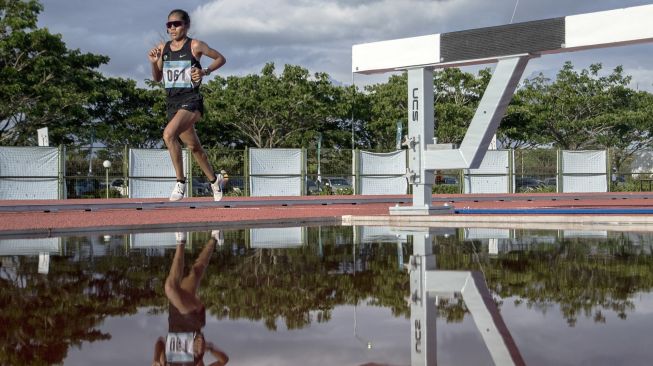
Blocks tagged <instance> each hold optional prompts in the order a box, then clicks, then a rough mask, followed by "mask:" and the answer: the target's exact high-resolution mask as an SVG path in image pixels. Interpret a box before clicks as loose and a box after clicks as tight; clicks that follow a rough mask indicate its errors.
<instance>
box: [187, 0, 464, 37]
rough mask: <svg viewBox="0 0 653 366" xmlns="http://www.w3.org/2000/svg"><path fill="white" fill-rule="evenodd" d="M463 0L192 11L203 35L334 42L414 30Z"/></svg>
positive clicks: (273, 0)
mask: <svg viewBox="0 0 653 366" xmlns="http://www.w3.org/2000/svg"><path fill="white" fill-rule="evenodd" d="M462 2H463V1H432V0H431V1H427V0H408V1H396V0H379V1H375V2H366V3H360V2H351V3H346V2H343V3H339V2H334V1H331V2H325V1H316V0H293V1H287V0H269V1H265V2H261V1H258V0H217V1H214V2H211V3H209V4H206V5H202V6H200V7H198V8H197V9H196V10H195V11H193V13H192V16H191V17H192V19H193V22H194V27H195V29H196V31H197V32H198V33H199V34H200V35H203V36H204V35H207V36H208V35H213V34H218V35H238V36H240V37H244V38H250V39H252V40H256V39H259V40H260V41H261V42H263V41H265V40H267V39H269V38H270V37H273V38H274V39H276V40H277V42H276V43H277V44H278V43H279V41H280V42H281V43H286V44H296V43H313V42H321V43H327V44H328V43H331V42H333V41H336V40H348V41H351V40H355V39H363V38H365V37H370V36H376V37H377V38H378V37H380V38H381V39H383V38H384V37H387V36H388V34H397V33H402V32H404V31H410V29H411V28H414V27H415V26H416V25H419V24H420V23H421V24H428V23H431V22H438V21H439V20H441V19H443V18H444V17H445V16H446V14H447V13H449V12H450V11H451V9H452V8H453V6H454V4H455V3H457V4H460V3H462Z"/></svg>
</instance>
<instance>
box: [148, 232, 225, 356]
mask: <svg viewBox="0 0 653 366" xmlns="http://www.w3.org/2000/svg"><path fill="white" fill-rule="evenodd" d="M223 242H224V239H223V237H222V232H220V231H219V230H214V231H212V232H211V239H209V242H208V243H207V244H206V245H205V246H204V248H203V249H202V252H201V253H200V254H199V256H198V257H197V260H195V263H193V266H192V267H191V269H190V271H189V273H188V275H186V276H184V251H185V247H186V234H185V233H177V249H176V251H175V256H174V258H173V260H172V266H171V268H170V273H169V274H168V278H166V282H165V293H166V297H167V298H168V300H169V302H170V303H169V311H168V335H167V336H166V337H165V338H164V337H159V339H158V340H157V341H156V343H155V345H154V358H153V360H152V365H153V366H154V365H156V366H164V365H204V354H205V353H206V352H208V353H210V354H211V355H212V356H213V357H215V359H216V361H215V362H213V363H211V365H216V366H217V365H225V364H226V363H227V362H228V361H229V357H228V356H227V354H226V353H224V352H223V351H222V350H221V349H219V348H218V347H216V346H215V345H214V344H213V343H211V342H207V341H206V340H205V339H204V334H203V333H202V328H204V326H205V325H206V308H205V306H204V304H203V303H202V301H201V300H200V299H199V297H197V290H198V288H199V285H200V281H201V280H202V277H204V271H205V270H206V267H207V266H208V265H209V260H210V259H211V254H212V253H213V251H214V250H215V246H216V244H217V245H222V244H223Z"/></svg>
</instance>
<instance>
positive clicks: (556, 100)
mask: <svg viewBox="0 0 653 366" xmlns="http://www.w3.org/2000/svg"><path fill="white" fill-rule="evenodd" d="M601 68H602V66H601V64H593V65H590V67H589V70H587V69H583V70H582V71H581V72H576V71H575V70H574V68H573V65H572V64H571V62H566V63H565V64H564V66H563V68H562V69H561V70H560V71H559V72H558V74H557V76H556V80H555V81H553V82H552V81H551V80H550V79H548V78H547V77H545V76H544V75H542V74H540V75H538V76H536V77H534V78H532V79H526V80H525V81H524V85H523V87H522V88H521V89H520V90H519V91H518V92H517V96H516V99H517V103H515V105H514V108H512V109H511V110H510V112H511V113H514V114H518V115H521V116H522V118H517V119H514V120H510V119H508V120H509V121H512V122H513V123H510V125H509V126H507V129H506V135H507V136H508V137H509V138H514V139H515V140H520V141H524V140H526V141H529V142H530V144H532V145H553V146H557V147H559V148H562V149H567V150H582V149H597V148H606V147H611V146H614V145H615V144H618V145H620V146H624V144H626V145H628V146H631V145H632V146H637V145H639V144H640V143H643V144H644V145H646V144H648V143H649V142H650V136H649V134H648V132H649V131H650V127H649V126H650V123H651V122H650V121H649V119H648V118H646V115H645V113H647V112H648V111H649V110H650V107H648V106H647V105H646V104H645V103H642V98H644V97H643V96H641V95H639V96H638V93H636V92H635V91H633V90H632V89H630V88H628V87H627V85H628V83H629V82H630V79H631V78H630V76H625V75H624V74H623V69H622V67H620V66H619V67H617V68H615V69H614V70H613V71H612V73H611V74H609V75H606V76H600V75H599V72H600V71H601ZM644 99H645V98H644ZM519 120H522V121H526V122H527V125H526V126H523V125H522V126H518V125H516V124H515V123H514V122H515V121H519ZM524 127H525V128H524ZM520 128H524V129H523V130H522V131H518V130H519V129H520ZM639 146H642V145H639Z"/></svg>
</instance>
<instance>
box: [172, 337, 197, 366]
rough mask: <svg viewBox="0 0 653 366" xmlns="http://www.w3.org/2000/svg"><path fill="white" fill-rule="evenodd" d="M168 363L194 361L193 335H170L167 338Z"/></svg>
mask: <svg viewBox="0 0 653 366" xmlns="http://www.w3.org/2000/svg"><path fill="white" fill-rule="evenodd" d="M166 360H167V361H168V362H192V361H193V333H192V332H191V333H168V336H167V337H166Z"/></svg>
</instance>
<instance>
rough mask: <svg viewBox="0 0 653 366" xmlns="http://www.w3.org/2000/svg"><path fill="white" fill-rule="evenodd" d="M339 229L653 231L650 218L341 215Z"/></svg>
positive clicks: (638, 216)
mask: <svg viewBox="0 0 653 366" xmlns="http://www.w3.org/2000/svg"><path fill="white" fill-rule="evenodd" d="M342 225H347V226H393V227H402V228H405V227H416V228H428V227H461V226H465V227H483V228H496V229H502V228H506V229H552V230H558V229H560V230H562V229H564V230H608V231H645V232H648V231H653V216H650V215H516V216H504V215H430V216H427V215H425V216H400V215H374V216H356V215H343V216H342Z"/></svg>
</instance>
